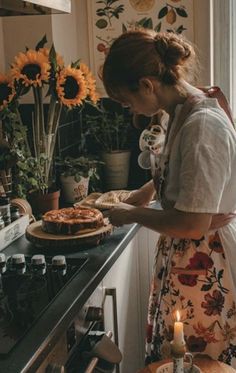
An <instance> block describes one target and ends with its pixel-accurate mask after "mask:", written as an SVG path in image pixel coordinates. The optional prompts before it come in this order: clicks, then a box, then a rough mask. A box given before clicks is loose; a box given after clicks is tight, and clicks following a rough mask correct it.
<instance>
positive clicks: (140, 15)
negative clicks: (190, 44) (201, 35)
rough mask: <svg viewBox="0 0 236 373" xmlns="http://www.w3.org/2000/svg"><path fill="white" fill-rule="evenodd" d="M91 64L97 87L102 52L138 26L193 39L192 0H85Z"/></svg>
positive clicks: (100, 86)
mask: <svg viewBox="0 0 236 373" xmlns="http://www.w3.org/2000/svg"><path fill="white" fill-rule="evenodd" d="M87 4H88V18H89V30H90V32H89V38H90V40H89V43H90V65H91V68H92V70H93V72H94V73H95V74H96V79H97V88H98V90H99V91H100V94H101V95H105V92H104V88H103V84H102V81H101V79H100V78H99V72H100V71H101V67H102V64H103V62H104V58H105V55H106V53H107V51H108V50H109V47H110V45H111V44H112V42H113V41H114V40H115V39H116V37H117V36H119V35H120V34H121V33H123V32H126V31H127V30H129V29H132V28H134V27H137V26H141V27H145V28H150V29H154V30H156V31H174V32H177V33H184V35H185V36H186V37H187V38H188V39H189V40H191V41H193V0H169V1H168V2H167V1H165V0H88V2H87Z"/></svg>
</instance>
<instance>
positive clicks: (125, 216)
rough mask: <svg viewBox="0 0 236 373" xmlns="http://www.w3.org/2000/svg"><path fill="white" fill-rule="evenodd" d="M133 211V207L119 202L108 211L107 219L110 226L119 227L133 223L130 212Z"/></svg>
mask: <svg viewBox="0 0 236 373" xmlns="http://www.w3.org/2000/svg"><path fill="white" fill-rule="evenodd" d="M134 209H135V207H134V206H132V205H129V204H127V203H123V202H120V203H119V204H118V205H117V206H116V207H113V208H112V209H111V210H109V215H108V217H109V220H110V222H111V224H112V225H115V226H116V227H119V226H121V225H123V224H131V223H133V220H132V216H131V214H130V212H131V211H132V210H134Z"/></svg>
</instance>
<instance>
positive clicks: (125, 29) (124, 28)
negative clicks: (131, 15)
mask: <svg viewBox="0 0 236 373" xmlns="http://www.w3.org/2000/svg"><path fill="white" fill-rule="evenodd" d="M125 32H127V27H126V26H125V24H124V23H122V33H123V34H124V33H125Z"/></svg>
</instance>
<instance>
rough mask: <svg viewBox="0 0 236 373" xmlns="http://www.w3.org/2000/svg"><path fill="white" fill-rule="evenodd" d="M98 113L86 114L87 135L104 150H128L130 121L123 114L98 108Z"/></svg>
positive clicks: (85, 131) (85, 130)
mask: <svg viewBox="0 0 236 373" xmlns="http://www.w3.org/2000/svg"><path fill="white" fill-rule="evenodd" d="M97 112H98V114H97V115H86V125H85V129H84V135H85V137H87V136H90V137H91V138H92V139H93V141H94V142H95V143H96V144H97V145H99V147H100V149H101V150H102V151H107V152H111V151H114V150H127V149H128V148H129V138H128V132H129V128H130V123H129V121H128V119H127V118H125V116H124V115H123V114H118V113H111V112H108V111H105V110H98V111H97Z"/></svg>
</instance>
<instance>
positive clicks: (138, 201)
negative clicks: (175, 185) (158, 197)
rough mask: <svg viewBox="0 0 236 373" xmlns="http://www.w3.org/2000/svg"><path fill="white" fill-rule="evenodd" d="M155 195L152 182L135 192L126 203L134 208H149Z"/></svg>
mask: <svg viewBox="0 0 236 373" xmlns="http://www.w3.org/2000/svg"><path fill="white" fill-rule="evenodd" d="M154 195H155V189H154V185H153V181H152V180H151V181H149V182H148V183H146V184H145V185H143V186H142V187H141V188H140V189H138V190H135V191H133V192H132V193H131V195H130V196H129V197H128V198H127V199H126V200H125V201H124V202H125V203H128V204H129V205H133V206H147V205H148V204H149V202H150V201H151V200H152V199H153V198H154Z"/></svg>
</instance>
